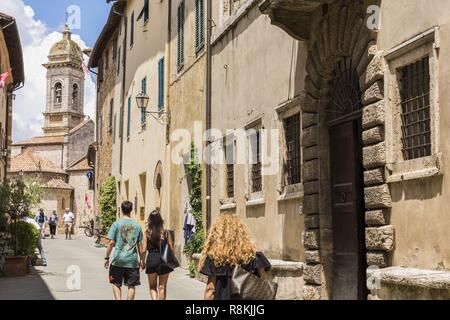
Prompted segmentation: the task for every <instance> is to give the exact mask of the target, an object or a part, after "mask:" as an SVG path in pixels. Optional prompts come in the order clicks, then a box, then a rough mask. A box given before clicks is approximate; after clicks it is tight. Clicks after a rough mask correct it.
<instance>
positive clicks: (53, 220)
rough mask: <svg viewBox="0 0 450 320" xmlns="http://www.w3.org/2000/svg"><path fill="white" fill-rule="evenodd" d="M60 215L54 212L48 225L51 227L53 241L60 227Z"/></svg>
mask: <svg viewBox="0 0 450 320" xmlns="http://www.w3.org/2000/svg"><path fill="white" fill-rule="evenodd" d="M58 220H59V219H58V215H57V214H56V210H53V212H52V215H51V216H50V219H49V222H48V225H49V226H50V236H51V238H52V239H54V238H55V236H56V227H57V226H58Z"/></svg>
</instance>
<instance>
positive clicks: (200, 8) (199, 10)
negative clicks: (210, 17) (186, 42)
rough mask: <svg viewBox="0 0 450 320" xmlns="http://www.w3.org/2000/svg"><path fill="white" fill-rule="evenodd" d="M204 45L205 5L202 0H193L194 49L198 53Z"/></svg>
mask: <svg viewBox="0 0 450 320" xmlns="http://www.w3.org/2000/svg"><path fill="white" fill-rule="evenodd" d="M204 45H205V6H204V0H195V51H196V53H198V52H199V51H201V50H202V49H203V47H204Z"/></svg>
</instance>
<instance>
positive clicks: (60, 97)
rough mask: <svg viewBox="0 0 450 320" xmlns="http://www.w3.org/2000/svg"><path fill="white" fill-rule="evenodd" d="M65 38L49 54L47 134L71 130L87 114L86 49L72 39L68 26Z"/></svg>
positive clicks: (63, 132)
mask: <svg viewBox="0 0 450 320" xmlns="http://www.w3.org/2000/svg"><path fill="white" fill-rule="evenodd" d="M62 34H63V39H62V40H61V41H59V42H57V43H55V44H54V45H53V47H52V48H51V49H50V53H49V55H48V63H46V64H44V65H43V66H44V67H45V68H46V69H47V102H46V109H45V112H44V117H45V123H44V127H43V128H42V129H43V130H44V134H46V135H55V134H56V135H57V134H65V133H68V132H69V131H70V130H71V129H72V128H74V127H75V126H77V125H78V124H80V123H81V122H82V121H83V120H84V118H85V116H84V110H83V109H84V72H83V67H82V63H83V52H82V50H81V48H80V47H79V46H78V44H77V43H76V42H75V41H73V40H72V33H71V31H70V29H69V27H68V26H67V25H66V26H65V27H64V30H63V32H62Z"/></svg>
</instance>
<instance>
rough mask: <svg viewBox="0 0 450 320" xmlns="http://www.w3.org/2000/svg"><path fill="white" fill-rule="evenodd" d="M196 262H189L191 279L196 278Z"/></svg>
mask: <svg viewBox="0 0 450 320" xmlns="http://www.w3.org/2000/svg"><path fill="white" fill-rule="evenodd" d="M195 269H196V268H195V261H194V260H191V262H189V269H188V270H189V276H190V277H191V278H195Z"/></svg>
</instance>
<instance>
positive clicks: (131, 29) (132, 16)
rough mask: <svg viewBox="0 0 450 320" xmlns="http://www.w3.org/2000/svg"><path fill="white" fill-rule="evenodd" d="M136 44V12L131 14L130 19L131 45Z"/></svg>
mask: <svg viewBox="0 0 450 320" xmlns="http://www.w3.org/2000/svg"><path fill="white" fill-rule="evenodd" d="M133 44H134V12H133V13H132V14H131V21H130V47H132V46H133Z"/></svg>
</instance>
